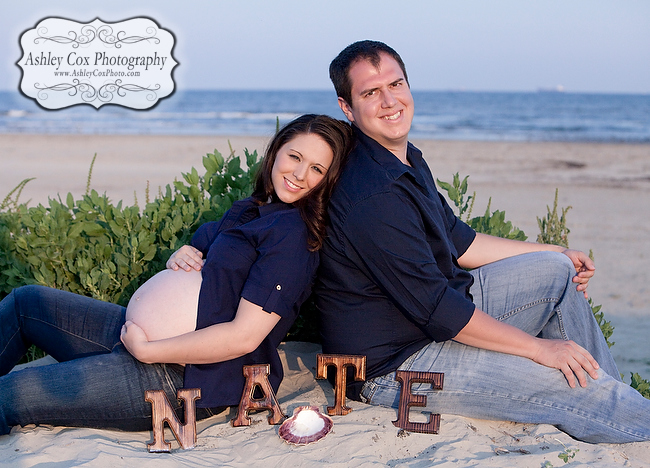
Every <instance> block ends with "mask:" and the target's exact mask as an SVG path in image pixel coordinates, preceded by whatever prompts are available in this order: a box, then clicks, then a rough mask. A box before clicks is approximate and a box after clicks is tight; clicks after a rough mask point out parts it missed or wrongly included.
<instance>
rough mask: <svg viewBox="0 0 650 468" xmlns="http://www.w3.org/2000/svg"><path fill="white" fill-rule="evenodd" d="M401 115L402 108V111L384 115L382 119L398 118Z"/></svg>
mask: <svg viewBox="0 0 650 468" xmlns="http://www.w3.org/2000/svg"><path fill="white" fill-rule="evenodd" d="M401 116H402V111H401V110H400V111H398V112H396V113H394V114H393V115H385V116H383V117H382V119H384V120H397V119H399V118H400V117H401Z"/></svg>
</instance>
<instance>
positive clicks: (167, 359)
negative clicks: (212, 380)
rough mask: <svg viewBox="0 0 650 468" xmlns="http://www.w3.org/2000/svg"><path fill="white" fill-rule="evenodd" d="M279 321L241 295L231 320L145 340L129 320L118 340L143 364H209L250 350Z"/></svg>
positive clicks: (138, 329)
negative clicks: (158, 338)
mask: <svg viewBox="0 0 650 468" xmlns="http://www.w3.org/2000/svg"><path fill="white" fill-rule="evenodd" d="M279 321H280V316H279V315H277V314H275V313H268V312H265V311H264V310H262V308H261V307H260V306H258V305H256V304H253V303H252V302H250V301H247V300H246V299H244V298H242V299H240V302H239V307H238V308H237V314H236V315H235V318H234V319H233V320H232V321H231V322H225V323H218V324H215V325H211V326H209V327H207V328H202V329H200V330H195V331H193V332H190V333H185V334H184V335H180V336H176V337H173V338H167V339H164V340H158V341H148V340H147V336H146V335H145V333H144V331H143V330H142V329H141V328H140V327H139V326H138V325H136V324H135V323H133V322H130V321H129V322H126V324H124V327H123V328H122V335H121V340H122V343H124V346H125V347H126V349H127V350H128V351H129V352H130V353H131V354H132V355H133V357H135V358H136V359H137V360H138V361H141V362H144V363H146V364H153V363H175V364H212V363H215V362H223V361H228V360H230V359H235V358H238V357H240V356H243V355H244V354H248V353H250V352H253V351H254V350H255V349H257V347H258V346H259V345H260V343H261V342H262V341H263V340H264V338H266V336H267V335H268V334H269V333H271V330H273V327H275V325H276V324H277V323H278V322H279Z"/></svg>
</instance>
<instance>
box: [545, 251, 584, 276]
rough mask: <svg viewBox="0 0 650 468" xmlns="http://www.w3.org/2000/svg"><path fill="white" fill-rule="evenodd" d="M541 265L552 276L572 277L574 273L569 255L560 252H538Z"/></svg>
mask: <svg viewBox="0 0 650 468" xmlns="http://www.w3.org/2000/svg"><path fill="white" fill-rule="evenodd" d="M538 256H539V258H540V260H539V261H540V262H541V263H542V265H541V267H542V268H544V269H546V270H547V271H549V272H550V273H551V275H552V276H553V277H556V278H561V277H564V278H566V279H567V280H569V279H571V278H573V276H574V275H575V273H576V269H575V266H574V265H573V262H572V261H571V259H570V258H569V257H567V256H566V255H564V254H563V253H560V252H538Z"/></svg>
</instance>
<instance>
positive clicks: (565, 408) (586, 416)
mask: <svg viewBox="0 0 650 468" xmlns="http://www.w3.org/2000/svg"><path fill="white" fill-rule="evenodd" d="M416 391H417V390H416V389H414V392H416ZM442 391H443V392H446V393H447V394H448V395H450V394H451V395H453V394H459V395H467V394H470V395H481V396H490V397H495V398H501V399H504V400H516V401H520V402H525V403H528V404H531V405H536V406H539V407H542V408H552V409H554V410H557V411H563V412H565V413H569V414H573V415H576V416H578V417H581V418H583V419H585V420H587V421H590V422H596V423H598V424H601V425H603V426H606V427H608V428H610V429H613V430H616V431H618V432H620V433H622V434H628V435H633V436H635V437H639V438H644V437H645V436H644V434H643V433H638V432H635V431H629V430H624V429H623V428H621V427H618V425H616V424H612V423H611V422H610V421H608V420H606V419H603V418H599V417H597V416H595V415H589V413H586V412H584V411H582V410H580V408H572V407H570V406H566V405H565V406H560V405H558V404H556V403H555V402H552V401H547V400H544V399H540V398H525V397H517V396H514V395H508V394H505V393H492V392H476V391H471V390H469V391H468V390H446V391H445V390H442ZM420 394H421V395H425V396H426V397H427V402H428V397H430V396H432V397H434V398H435V394H436V392H434V393H430V392H427V391H421V393H420ZM436 411H440V412H441V413H444V409H436ZM551 424H556V423H551Z"/></svg>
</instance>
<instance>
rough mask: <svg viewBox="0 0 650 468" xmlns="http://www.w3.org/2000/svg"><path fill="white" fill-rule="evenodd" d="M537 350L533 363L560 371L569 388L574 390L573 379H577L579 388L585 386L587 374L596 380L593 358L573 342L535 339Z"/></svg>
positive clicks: (596, 364)
mask: <svg viewBox="0 0 650 468" xmlns="http://www.w3.org/2000/svg"><path fill="white" fill-rule="evenodd" d="M537 340H538V343H539V350H538V351H537V354H535V356H534V357H533V361H535V362H536V363H538V364H542V365H543V366H546V367H552V368H555V369H559V370H561V371H562V373H563V374H564V376H565V377H566V379H567V382H568V383H569V386H570V387H571V388H575V386H576V381H575V378H576V377H578V382H580V386H581V387H586V386H587V378H586V377H585V372H587V373H588V374H589V375H590V376H591V378H592V379H594V380H595V379H597V378H598V373H597V372H596V370H597V369H598V367H599V366H598V363H597V362H596V360H595V359H594V358H593V356H592V355H591V354H590V353H589V352H588V351H587V350H586V349H584V348H583V347H582V346H580V345H578V344H577V343H575V342H574V341H571V340H569V341H564V340H547V339H542V338H537Z"/></svg>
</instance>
